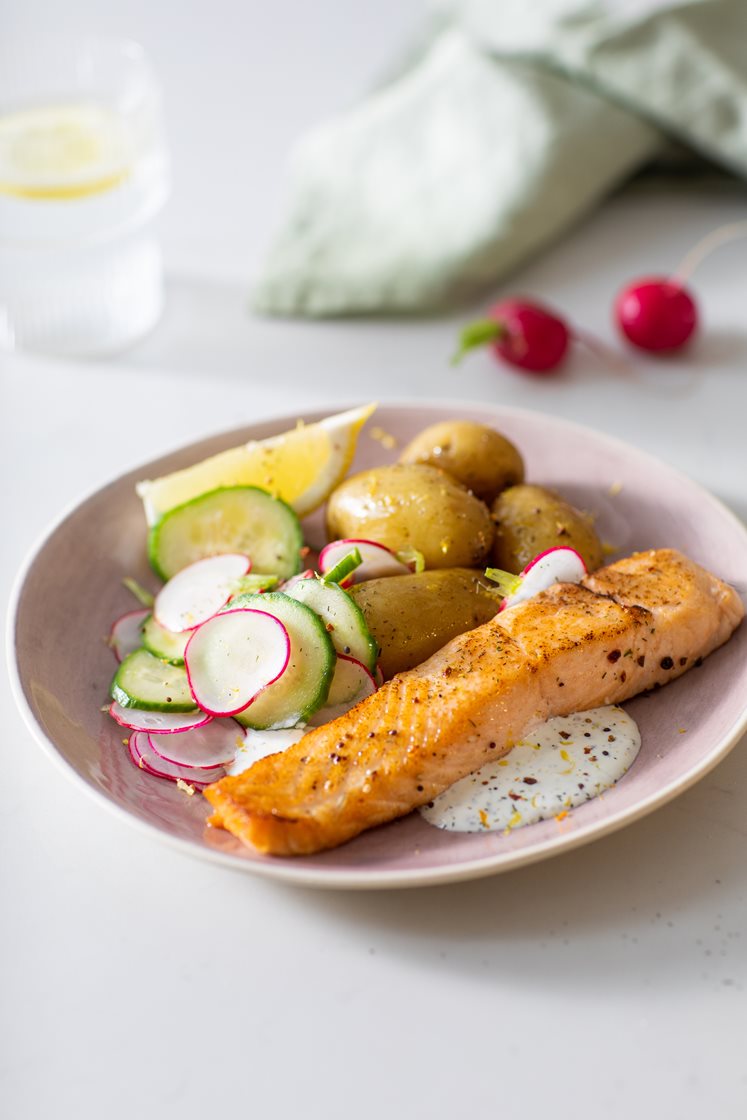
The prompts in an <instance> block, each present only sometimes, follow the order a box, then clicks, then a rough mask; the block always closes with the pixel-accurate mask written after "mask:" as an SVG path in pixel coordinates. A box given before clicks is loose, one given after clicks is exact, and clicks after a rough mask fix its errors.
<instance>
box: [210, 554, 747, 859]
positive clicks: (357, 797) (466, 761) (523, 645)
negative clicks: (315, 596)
mask: <svg viewBox="0 0 747 1120" xmlns="http://www.w3.org/2000/svg"><path fill="white" fill-rule="evenodd" d="M743 614H744V607H743V605H742V602H741V600H740V599H739V596H738V595H737V593H736V592H735V591H734V590H733V588H731V587H729V586H728V584H725V583H723V582H722V581H721V580H719V579H717V578H716V577H715V576H713V575H711V574H710V573H708V572H707V571H705V570H704V569H703V568H700V567H698V565H696V564H694V563H693V562H692V561H690V560H688V559H687V558H686V557H684V556H682V555H681V554H680V553H678V552H675V551H673V550H670V549H660V550H657V551H650V552H640V553H636V554H635V555H633V556H630V557H628V558H627V559H625V560H621V561H619V562H618V563H616V564H611V565H610V566H609V567H606V568H601V569H600V570H599V571H597V572H595V573H593V574H592V575H589V576H587V577H585V579H584V580H583V581H582V583H581V584H556V585H555V586H554V587H551V588H550V589H549V590H547V591H544V592H542V593H541V594H539V595H537V596H535V597H534V598H533V599H530V600H528V601H527V602H524V603H521V604H519V605H518V606H516V607H513V608H511V609H510V610H507V611H504V612H502V613H501V614H499V615H496V617H495V618H494V619H492V620H491V621H490V622H486V623H485V624H484V625H482V626H479V627H478V628H477V629H476V630H472V631H470V632H469V633H466V634H462V635H460V636H459V637H457V638H454V639H453V640H452V641H450V642H449V643H448V645H446V646H444V647H443V649H441V650H439V651H438V653H436V654H434V655H433V656H432V657H430V658H429V659H428V660H427V661H425V662H424V663H423V664H422V665H419V666H418V667H417V668H415V669H411V670H409V671H408V672H406V673H401V674H400V675H399V676H396V677H394V678H393V679H392V680H391V681H389V682H388V683H387V684H385V685H383V686H382V688H380V689H379V691H378V692H376V693H374V695H373V696H370V697H369V698H368V699H366V700H364V701H363V702H362V703H360V704H358V705H357V706H356V707H355V708H352V709H351V710H350V711H349V712H347V713H346V714H345V715H343V716H341V717H340V718H339V719H336V720H334V721H333V722H332V723H328V724H326V725H324V726H323V727H319V728H317V729H316V730H313V731H310V732H309V733H308V734H307V735H305V736H304V737H303V739H301V740H300V741H299V742H298V743H296V744H295V745H294V746H292V747H290V748H289V749H288V750H286V751H284V752H282V753H278V754H274V755H270V756H268V757H267V758H263V759H261V760H259V761H258V762H255V764H254V765H253V766H252V767H251V768H250V769H249V770H246V771H244V773H242V774H238V775H236V776H232V777H226V778H223V779H221V781H219V782H216V783H215V784H213V785H211V786H208V787H207V789H206V790H205V796H206V797H207V799H208V801H210V803H211V804H212V805H213V807H214V809H215V813H214V815H213V817H212V818H211V823H212V824H214V825H218V826H221V827H223V828H226V829H228V830H229V831H231V832H232V833H234V834H235V835H236V836H238V837H239V838H240V839H241V840H243V841H244V842H246V843H247V844H250V845H252V846H253V847H254V848H256V849H258V850H259V851H261V852H266V853H270V854H273V855H284V856H288V855H301V854H308V853H311V852H318V851H321V850H323V849H325V848H332V847H336V846H337V845H339V844H342V843H344V842H345V841H347V840H350V839H351V838H352V837H354V836H356V835H358V833H360V832H363V831H364V830H365V829H367V828H372V827H373V826H375V825H378V824H382V823H384V822H385V821H391V820H393V819H395V818H396V817H400V816H403V815H404V814H406V813H409V812H410V811H411V810H412V809H415V808H417V807H418V806H420V805H423V804H425V803H426V802H428V801H430V800H431V799H432V798H433V797H435V796H436V795H437V794H439V793H442V792H443V790H445V789H446V788H447V787H448V786H450V785H451V784H452V783H453V782H455V781H457V779H458V778H462V777H464V776H465V775H466V774H468V773H470V772H471V771H473V770H477V769H478V768H479V767H480V766H482V765H484V763H486V762H487V761H488V760H490V759H494V758H497V757H500V756H501V755H503V754H505V753H506V752H507V751H509V750H510V748H511V747H512V746H513V744H514V743H515V742H516V741H517V740H518V739H521V738H522V737H523V736H524V735H525V734H526V733H527V732H528V731H530V730H531V728H532V727H533V726H535V725H536V724H538V723H540V722H542V721H543V720H545V719H549V718H551V717H552V716H559V715H569V714H570V713H571V712H576V711H584V710H586V709H588V708H595V707H598V706H600V705H602V704H618V703H620V702H622V701H623V700H628V699H630V698H631V697H632V696H635V695H636V694H637V693H639V692H643V691H645V690H647V689H650V688H653V687H655V686H657V685H662V684H666V683H667V682H668V681H670V680H673V679H674V678H675V677H678V676H680V675H681V674H682V673H684V672H686V670H687V669H689V668H690V667H691V666H692V665H693V664H694V663H695V662H696V661H698V660H699V659H701V658H703V657H705V656H706V655H707V654H709V653H710V652H711V651H712V650H714V649H716V648H717V647H718V646H720V645H722V644H723V643H724V642H725V641H726V640H727V639H728V638H729V636H730V635H731V634H732V632H733V631H734V630H735V629H736V627H737V626H738V625H739V622H740V620H741V619H742V616H743Z"/></svg>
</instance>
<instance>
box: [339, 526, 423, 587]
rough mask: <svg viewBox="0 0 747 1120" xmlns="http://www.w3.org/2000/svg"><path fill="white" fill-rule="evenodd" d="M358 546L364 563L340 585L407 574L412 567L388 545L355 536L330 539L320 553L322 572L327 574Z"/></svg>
mask: <svg viewBox="0 0 747 1120" xmlns="http://www.w3.org/2000/svg"><path fill="white" fill-rule="evenodd" d="M354 548H357V549H358V551H359V552H360V554H361V560H362V561H363V563H362V564H361V565H360V566H359V567H357V568H356V569H355V571H354V572H353V573H352V574H351V575H350V576H349V577H348V578H347V579H345V580H343V581H342V582H341V583H340V587H350V586H351V584H353V583H362V582H363V580H366V579H381V578H382V577H383V576H406V575H409V573H410V571H411V569H410V568H409V567H408V566H407V564H403V563H402V561H401V560H398V559H397V557H396V555H395V554H394V553H393V552H392V550H391V549H390V548H387V547H386V545H383V544H378V543H377V542H376V541H366V540H356V539H355V538H353V537H350V538H348V539H347V540H340V541H330V543H329V544H328V545H327V546H326V547H325V548H323V549H322V551H321V552H320V553H319V567H320V568H321V571H322V574H323V575H326V573H327V572H330V571H331V570H332V569H333V568H334V567H335V565H336V564H338V563H339V562H340V560H342V558H343V556H345V555H347V553H349V552H352V550H353V549H354Z"/></svg>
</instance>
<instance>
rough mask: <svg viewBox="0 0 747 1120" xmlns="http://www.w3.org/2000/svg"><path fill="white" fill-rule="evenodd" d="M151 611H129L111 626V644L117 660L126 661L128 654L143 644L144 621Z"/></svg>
mask: <svg viewBox="0 0 747 1120" xmlns="http://www.w3.org/2000/svg"><path fill="white" fill-rule="evenodd" d="M149 614H150V611H142V610H141V611H128V612H127V614H123V615H122V617H121V618H118V619H117V621H116V622H115V623H114V625H113V626H112V628H111V632H110V634H109V645H110V646H111V648H112V649H113V650H114V656H115V657H116V659H117V661H124V659H125V657H127V655H128V654H130V653H134V652H135V650H136V649H140V646H141V645H142V644H143V623H144V622H145V620H146V618H147V617H148V615H149Z"/></svg>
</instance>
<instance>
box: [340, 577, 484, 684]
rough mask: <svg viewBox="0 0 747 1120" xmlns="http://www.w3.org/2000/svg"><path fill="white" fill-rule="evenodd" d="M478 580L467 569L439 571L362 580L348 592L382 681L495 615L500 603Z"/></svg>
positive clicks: (418, 663) (411, 666)
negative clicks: (375, 651)
mask: <svg viewBox="0 0 747 1120" xmlns="http://www.w3.org/2000/svg"><path fill="white" fill-rule="evenodd" d="M481 575H482V573H481V572H479V571H471V570H470V569H468V568H441V569H440V570H438V571H431V572H428V571H425V572H418V573H417V574H413V575H409V576H389V577H388V578H386V579H371V580H366V582H365V583H359V584H356V585H355V586H354V587H352V588H351V589H350V594H351V595H352V596H353V598H354V599H355V601H356V603H357V604H358V606H359V607H360V608H361V610H362V611H363V614H364V615H365V617H366V622H367V623H368V625H369V628H370V630H371V633H372V634H373V636H374V638H375V639H376V641H377V642H378V643H379V647H380V649H381V655H380V659H379V664H380V666H381V671H382V673H383V674H384V677H385V678H386V679H387V680H389V679H390V677H393V676H394V675H395V673H401V672H403V671H404V670H405V669H412V668H414V667H415V666H416V665H420V663H421V662H422V661H425V660H426V659H427V658H428V657H430V656H431V654H433V653H435V652H436V650H439V649H441V647H442V646H444V645H446V643H447V642H448V641H450V640H451V639H452V638H455V637H456V636H457V634H464V633H466V631H467V630H474V628H475V627H476V626H480V625H482V623H483V622H488V621H489V620H490V619H491V618H492V617H493V616H494V615H495V614H497V612H498V608H499V607H500V604H501V597H500V595H496V594H491V593H490V592H489V591H488V590H486V587H487V586H488V581H487V580H483V579H482V578H481Z"/></svg>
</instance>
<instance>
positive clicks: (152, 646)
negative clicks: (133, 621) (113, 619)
mask: <svg viewBox="0 0 747 1120" xmlns="http://www.w3.org/2000/svg"><path fill="white" fill-rule="evenodd" d="M191 637H192V631H191V630H181V631H179V633H177V632H175V631H174V630H167V629H166V627H165V626H161V623H160V622H157V621H156V619H155V618H154V617H153V615H152V614H149V615H148V617H147V618H146V620H145V624H144V626H143V646H144V647H145V649H147V651H148V653H152V654H153V656H154V657H157V658H158V659H159V660H160V661H167V662H168V663H169V665H183V664H184V651H185V649H186V648H187V642H188V641H189V639H190V638H191Z"/></svg>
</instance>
